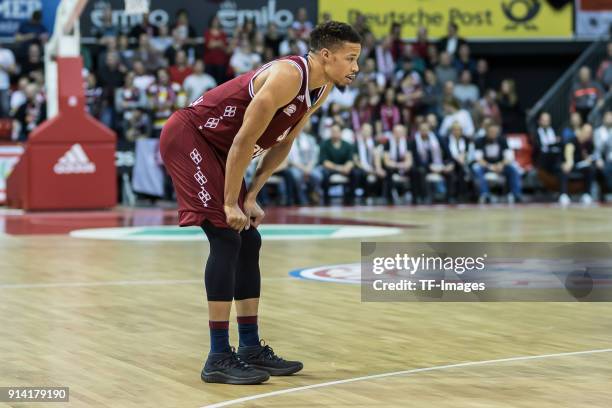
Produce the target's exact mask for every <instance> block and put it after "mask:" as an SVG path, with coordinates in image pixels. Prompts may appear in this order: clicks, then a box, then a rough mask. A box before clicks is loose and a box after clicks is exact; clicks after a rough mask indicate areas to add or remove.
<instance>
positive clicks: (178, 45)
mask: <svg viewBox="0 0 612 408" xmlns="http://www.w3.org/2000/svg"><path fill="white" fill-rule="evenodd" d="M180 51H184V52H185V54H186V57H187V58H186V61H187V64H190V65H191V64H192V63H193V62H194V61H195V50H194V48H193V46H192V45H191V44H190V43H187V42H186V41H185V40H184V39H183V37H181V35H180V30H176V31H173V32H172V44H170V46H168V47H167V48H166V49H165V50H164V58H165V59H166V60H167V61H168V65H170V66H172V65H175V64H176V54H178V53H179V52H180Z"/></svg>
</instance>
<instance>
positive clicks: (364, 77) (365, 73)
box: [353, 58, 387, 89]
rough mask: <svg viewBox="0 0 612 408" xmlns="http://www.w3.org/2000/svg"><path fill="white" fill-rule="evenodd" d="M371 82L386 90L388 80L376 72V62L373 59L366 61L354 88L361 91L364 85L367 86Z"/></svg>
mask: <svg viewBox="0 0 612 408" xmlns="http://www.w3.org/2000/svg"><path fill="white" fill-rule="evenodd" d="M371 82H373V83H375V84H376V85H377V86H378V88H380V89H384V87H385V85H386V83H387V79H386V78H385V76H384V75H383V74H382V73H380V72H378V71H376V61H374V59H372V58H368V59H366V60H365V61H364V63H363V66H362V67H361V71H360V72H359V75H358V76H357V78H355V82H354V84H353V88H355V89H359V88H361V87H362V86H363V85H367V84H368V83H371Z"/></svg>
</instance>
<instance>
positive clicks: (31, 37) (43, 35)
mask: <svg viewBox="0 0 612 408" xmlns="http://www.w3.org/2000/svg"><path fill="white" fill-rule="evenodd" d="M48 38H49V33H48V32H47V29H46V28H45V26H44V25H43V23H42V12H41V11H40V10H36V11H34V12H33V13H32V16H31V17H30V19H29V20H28V21H24V22H22V23H21V24H20V25H19V28H18V29H17V32H16V33H15V43H16V45H17V59H25V58H27V56H26V53H28V52H29V49H30V46H31V45H32V44H36V45H38V47H39V49H40V47H42V46H43V45H44V44H45V43H46V42H47V39H48Z"/></svg>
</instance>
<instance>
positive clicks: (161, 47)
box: [149, 24, 185, 55]
mask: <svg viewBox="0 0 612 408" xmlns="http://www.w3.org/2000/svg"><path fill="white" fill-rule="evenodd" d="M158 29H159V34H158V35H156V36H155V37H151V38H150V40H149V42H150V44H151V49H153V50H155V52H157V53H158V54H160V55H161V54H163V53H164V52H165V51H166V50H167V49H168V47H170V46H172V44H173V42H174V38H172V36H170V31H169V30H168V25H167V24H161V25H160V26H159V27H158ZM177 36H178V31H177ZM184 41H185V40H183V39H181V44H183V42H184Z"/></svg>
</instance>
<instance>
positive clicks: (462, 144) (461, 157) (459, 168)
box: [444, 122, 474, 202]
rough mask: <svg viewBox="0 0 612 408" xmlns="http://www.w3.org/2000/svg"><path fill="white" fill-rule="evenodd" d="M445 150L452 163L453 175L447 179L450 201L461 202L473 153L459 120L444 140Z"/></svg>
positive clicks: (465, 190)
mask: <svg viewBox="0 0 612 408" xmlns="http://www.w3.org/2000/svg"><path fill="white" fill-rule="evenodd" d="M444 144H445V145H446V151H447V153H448V155H449V158H450V160H451V161H452V163H453V165H454V166H453V177H452V178H451V179H450V180H449V184H448V192H449V197H450V199H451V201H459V202H462V201H464V199H465V196H466V194H467V191H468V186H467V178H468V177H469V175H470V171H469V167H468V166H469V164H470V162H471V160H472V157H473V155H474V152H473V146H474V145H473V144H472V143H470V141H469V140H468V139H467V138H466V137H465V136H464V135H463V128H462V127H461V124H460V123H459V122H455V123H453V124H452V125H451V131H450V137H449V138H447V139H445V140H444Z"/></svg>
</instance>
